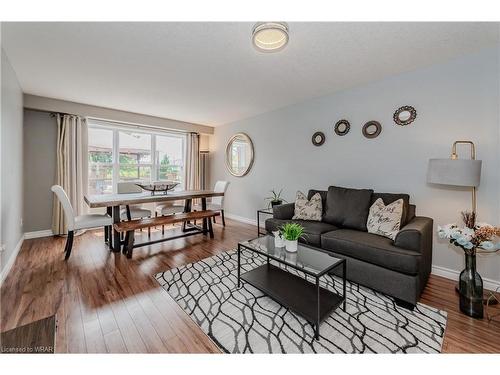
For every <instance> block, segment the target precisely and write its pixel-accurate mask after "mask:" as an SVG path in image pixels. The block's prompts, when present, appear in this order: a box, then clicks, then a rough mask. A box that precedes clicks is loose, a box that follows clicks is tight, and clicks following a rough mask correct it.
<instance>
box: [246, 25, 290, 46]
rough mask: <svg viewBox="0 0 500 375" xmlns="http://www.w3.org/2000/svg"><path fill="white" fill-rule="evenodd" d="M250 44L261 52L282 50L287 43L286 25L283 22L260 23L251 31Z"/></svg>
mask: <svg viewBox="0 0 500 375" xmlns="http://www.w3.org/2000/svg"><path fill="white" fill-rule="evenodd" d="M252 42H253V45H254V46H255V48H257V50H259V51H261V52H276V51H280V50H282V49H283V48H284V47H285V46H286V45H287V43H288V25H287V24H286V23H284V22H260V23H257V24H256V25H255V26H254V28H253V30H252Z"/></svg>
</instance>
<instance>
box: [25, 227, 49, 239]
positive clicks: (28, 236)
mask: <svg viewBox="0 0 500 375" xmlns="http://www.w3.org/2000/svg"><path fill="white" fill-rule="evenodd" d="M53 235H54V233H52V229H46V230H37V231H35V232H26V233H24V239H26V240H29V239H31V238H41V237H50V236H53Z"/></svg>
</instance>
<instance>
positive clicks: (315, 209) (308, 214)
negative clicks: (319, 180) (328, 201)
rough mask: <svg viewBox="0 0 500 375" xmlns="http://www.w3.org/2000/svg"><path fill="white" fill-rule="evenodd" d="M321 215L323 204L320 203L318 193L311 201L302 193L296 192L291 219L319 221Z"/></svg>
mask: <svg viewBox="0 0 500 375" xmlns="http://www.w3.org/2000/svg"><path fill="white" fill-rule="evenodd" d="M322 215H323V203H322V202H321V195H320V194H319V193H316V194H314V195H313V196H312V197H311V200H307V197H306V196H305V195H304V193H302V192H301V191H298V192H297V198H296V199H295V212H294V215H293V218H292V219H294V220H297V219H298V220H314V221H321V216H322Z"/></svg>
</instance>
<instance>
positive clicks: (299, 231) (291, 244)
mask: <svg viewBox="0 0 500 375" xmlns="http://www.w3.org/2000/svg"><path fill="white" fill-rule="evenodd" d="M280 231H281V235H282V236H283V239H284V240H285V248H286V250H287V251H290V252H292V253H294V252H296V251H297V243H298V241H299V238H301V237H302V236H303V234H304V227H303V226H302V225H300V224H297V223H286V224H284V225H283V226H282V227H281V230H280Z"/></svg>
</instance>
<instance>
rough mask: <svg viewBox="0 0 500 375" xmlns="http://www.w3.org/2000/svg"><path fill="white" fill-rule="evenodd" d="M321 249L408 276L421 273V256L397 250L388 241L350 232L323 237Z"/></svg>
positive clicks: (353, 231)
mask: <svg viewBox="0 0 500 375" xmlns="http://www.w3.org/2000/svg"><path fill="white" fill-rule="evenodd" d="M321 247H322V248H323V249H325V250H329V251H332V252H334V253H337V254H340V255H346V256H349V257H351V258H355V259H359V260H362V261H365V262H368V263H371V264H375V265H377V266H380V267H384V268H387V269H390V270H393V271H397V272H402V273H406V274H408V275H415V274H417V273H418V270H419V265H420V260H421V256H420V254H419V253H417V252H415V251H413V250H406V249H401V248H399V247H396V246H394V243H393V241H391V240H390V239H388V238H386V237H381V236H377V235H376V234H371V233H367V232H360V231H356V230H350V229H339V230H336V231H332V232H328V233H323V234H322V235H321Z"/></svg>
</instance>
